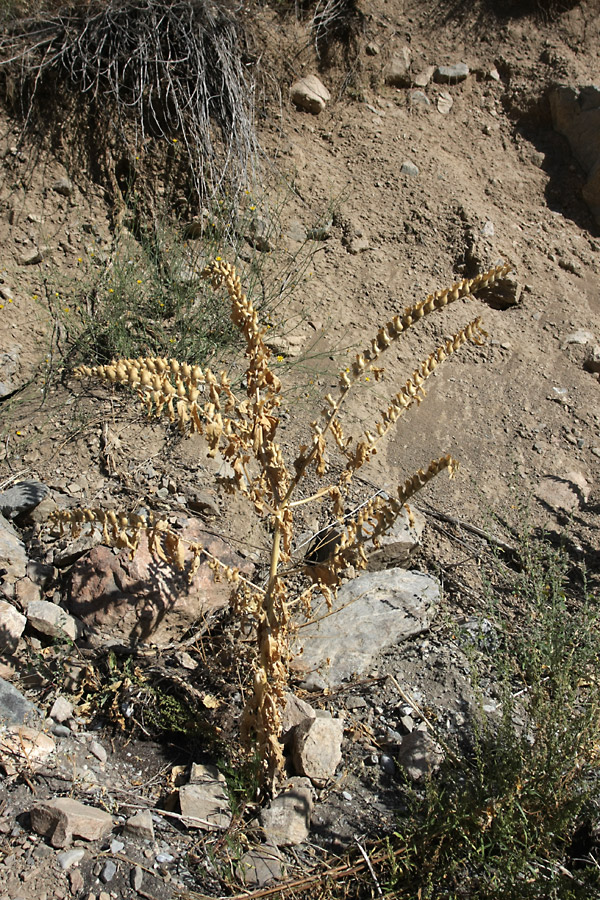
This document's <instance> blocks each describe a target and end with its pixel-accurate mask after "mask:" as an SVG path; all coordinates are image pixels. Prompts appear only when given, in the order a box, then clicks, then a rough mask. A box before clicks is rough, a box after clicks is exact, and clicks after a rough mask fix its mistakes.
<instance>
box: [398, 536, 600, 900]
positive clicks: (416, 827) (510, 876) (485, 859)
mask: <svg viewBox="0 0 600 900" xmlns="http://www.w3.org/2000/svg"><path fill="white" fill-rule="evenodd" d="M519 549H520V552H521V560H522V570H521V572H520V573H518V574H516V575H515V576H514V579H513V581H512V598H511V605H512V606H513V608H514V609H515V610H516V611H517V616H519V617H521V618H522V620H523V624H522V625H519V624H517V627H516V628H514V629H512V628H510V626H509V627H507V626H506V623H505V622H504V623H503V621H502V620H501V619H500V618H498V619H497V620H496V625H497V628H498V629H499V631H500V635H501V640H500V644H499V648H498V649H497V650H496V651H494V656H493V660H492V663H493V668H494V678H495V679H496V680H499V682H500V684H501V685H502V689H501V697H500V701H501V714H500V718H499V720H497V719H493V718H489V717H488V716H486V714H485V713H484V712H483V710H482V711H481V713H480V714H479V716H478V718H477V719H476V721H475V722H472V723H471V726H472V727H471V732H472V745H471V753H470V754H469V755H467V756H466V757H465V763H464V765H463V766H462V767H460V768H457V767H456V765H455V764H454V762H450V761H448V763H447V764H446V765H445V767H444V769H443V770H442V772H441V773H440V774H439V775H437V776H435V777H432V778H431V779H430V780H429V782H428V784H427V789H426V791H425V795H424V796H423V795H418V794H417V793H416V792H415V793H414V794H413V805H412V810H411V813H410V815H409V816H408V817H406V818H405V819H404V821H403V823H402V826H401V827H400V828H399V829H398V831H397V833H396V834H395V836H394V839H393V841H391V847H392V848H393V849H392V857H393V860H394V871H393V875H392V876H391V882H390V887H391V888H393V890H394V892H395V894H394V895H395V896H399V897H414V896H417V895H418V896H420V897H422V898H423V900H425V898H436V900H437V898H448V900H454V898H456V900H458V898H461V897H465V896H467V897H470V898H486V900H487V898H490V900H492V898H493V900H505V898H506V900H509V898H513V897H523V898H539V900H542V898H543V900H546V898H557V900H559V898H560V900H564V898H578V897H581V898H583V897H588V896H591V895H592V894H590V893H589V892H590V891H591V890H592V889H593V888H596V889H597V888H598V886H599V885H600V877H599V876H600V870H599V869H598V864H597V863H596V862H595V861H594V859H593V858H592V857H587V858H585V854H584V858H579V860H578V862H576V863H573V861H572V860H570V859H569V855H570V850H569V848H570V845H571V843H572V841H573V838H574V836H575V834H576V831H577V828H578V826H580V825H581V824H582V823H583V821H584V818H585V816H586V815H591V816H592V818H593V819H597V815H598V810H597V788H598V785H597V778H596V774H595V771H596V768H597V756H598V747H599V746H600V743H599V742H600V718H599V716H600V689H599V685H598V676H597V673H598V668H599V664H600V649H599V643H598V638H599V636H600V629H599V626H600V616H599V613H598V609H597V605H596V603H595V602H593V598H592V597H591V596H589V595H587V592H586V591H585V590H584V591H583V592H581V591H580V592H578V593H579V594H580V596H577V594H574V595H573V594H571V595H569V593H568V592H567V561H566V559H565V557H564V556H563V555H562V554H560V553H556V552H555V551H553V550H552V549H551V548H548V547H547V546H545V545H544V544H543V543H542V542H540V541H535V540H533V539H532V538H531V537H530V536H529V535H522V537H521V540H520V542H519ZM517 714H518V715H517ZM571 855H572V853H571ZM594 896H595V894H594Z"/></svg>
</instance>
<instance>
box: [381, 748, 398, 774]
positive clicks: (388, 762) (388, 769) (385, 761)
mask: <svg viewBox="0 0 600 900" xmlns="http://www.w3.org/2000/svg"><path fill="white" fill-rule="evenodd" d="M379 765H380V766H381V768H382V769H383V771H384V772H385V773H386V775H394V774H395V772H396V763H395V762H394V760H393V759H392V757H391V756H387V755H386V754H385V753H382V754H381V758H380V760H379Z"/></svg>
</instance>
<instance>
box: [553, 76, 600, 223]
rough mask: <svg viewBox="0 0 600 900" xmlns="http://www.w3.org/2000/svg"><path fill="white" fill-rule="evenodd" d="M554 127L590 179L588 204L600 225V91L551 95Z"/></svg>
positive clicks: (586, 193)
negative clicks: (564, 138) (566, 141)
mask: <svg viewBox="0 0 600 900" xmlns="http://www.w3.org/2000/svg"><path fill="white" fill-rule="evenodd" d="M550 110H551V112H552V123H553V125H554V128H555V130H556V131H558V132H559V134H562V135H564V137H566V139H567V140H568V142H569V145H570V147H571V151H572V152H573V155H574V156H575V158H576V159H577V161H578V162H579V164H580V165H581V167H582V169H583V170H584V172H585V173H586V174H587V176H588V180H587V182H586V184H585V185H584V187H583V189H582V194H583V198H584V200H585V202H586V203H587V205H588V206H589V208H590V210H591V212H592V215H593V216H594V218H595V220H596V222H598V223H599V224H600V87H598V86H595V85H591V86H588V87H583V88H580V89H578V88H574V87H565V86H562V87H558V88H556V89H555V90H553V91H552V92H551V94H550Z"/></svg>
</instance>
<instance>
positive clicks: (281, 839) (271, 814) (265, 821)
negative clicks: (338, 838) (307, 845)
mask: <svg viewBox="0 0 600 900" xmlns="http://www.w3.org/2000/svg"><path fill="white" fill-rule="evenodd" d="M312 808H313V801H312V793H311V787H310V781H309V779H308V778H291V779H290V781H289V782H288V783H287V784H286V786H285V789H284V790H283V791H282V793H281V794H278V796H277V797H275V799H274V800H272V801H271V803H270V804H269V806H268V807H267V808H266V809H263V810H261V813H260V815H259V821H260V824H261V825H262V827H263V829H264V831H265V834H266V836H267V839H268V840H269V841H271V842H272V843H273V844H276V845H277V846H278V847H289V846H293V845H294V844H301V843H302V842H303V841H305V840H306V838H307V837H308V832H309V828H310V816H311V813H312Z"/></svg>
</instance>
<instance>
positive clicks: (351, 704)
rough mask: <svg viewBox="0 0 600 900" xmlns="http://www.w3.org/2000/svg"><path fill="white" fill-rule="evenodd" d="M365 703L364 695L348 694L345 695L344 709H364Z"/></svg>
mask: <svg viewBox="0 0 600 900" xmlns="http://www.w3.org/2000/svg"><path fill="white" fill-rule="evenodd" d="M366 705H367V701H366V700H365V698H364V697H358V696H356V695H352V694H351V695H350V696H349V697H346V709H349V710H351V709H364V708H365V706H366Z"/></svg>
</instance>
